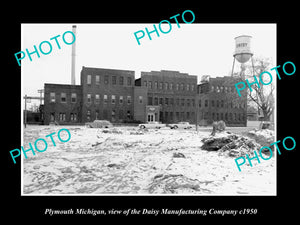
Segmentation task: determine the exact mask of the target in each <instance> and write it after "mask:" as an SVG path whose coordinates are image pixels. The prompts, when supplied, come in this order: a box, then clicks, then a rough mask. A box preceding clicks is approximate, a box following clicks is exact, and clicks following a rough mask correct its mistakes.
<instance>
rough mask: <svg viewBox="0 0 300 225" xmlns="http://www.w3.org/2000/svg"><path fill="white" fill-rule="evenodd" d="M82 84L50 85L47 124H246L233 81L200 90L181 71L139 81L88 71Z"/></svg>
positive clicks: (122, 73) (129, 75) (124, 74)
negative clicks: (133, 122) (159, 122)
mask: <svg viewBox="0 0 300 225" xmlns="http://www.w3.org/2000/svg"><path fill="white" fill-rule="evenodd" d="M80 80H81V85H62V84H45V95H44V98H45V99H44V104H45V107H44V109H45V110H44V111H45V113H44V118H45V124H49V122H51V121H57V122H58V123H60V124H64V123H85V122H89V121H93V120H95V119H100V120H102V119H104V120H109V121H111V122H115V123H120V122H126V121H128V122H129V121H140V122H147V121H161V122H163V123H176V122H179V121H188V122H190V123H196V122H197V121H198V123H200V124H210V123H212V122H213V121H216V120H224V121H225V122H226V124H227V125H229V126H230V125H232V126H245V125H246V115H247V111H246V105H247V104H246V100H245V97H244V96H243V97H241V98H238V96H237V93H236V91H235V89H234V84H235V83H236V82H235V79H233V78H232V77H223V78H210V80H209V81H208V82H206V83H202V84H200V85H198V86H197V76H195V75H189V74H187V73H180V72H178V71H167V70H162V71H151V72H141V78H139V79H136V80H135V73H134V71H129V70H116V69H102V68H90V67H83V68H82V71H81V79H80ZM236 99H239V100H238V101H237V100H236ZM197 116H198V117H197Z"/></svg>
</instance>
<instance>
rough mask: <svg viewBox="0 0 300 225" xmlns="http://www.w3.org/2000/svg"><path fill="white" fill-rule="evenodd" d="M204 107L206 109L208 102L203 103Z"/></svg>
mask: <svg viewBox="0 0 300 225" xmlns="http://www.w3.org/2000/svg"><path fill="white" fill-rule="evenodd" d="M204 107H208V100H207V99H206V100H205V102H204Z"/></svg>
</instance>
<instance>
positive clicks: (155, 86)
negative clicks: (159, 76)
mask: <svg viewBox="0 0 300 225" xmlns="http://www.w3.org/2000/svg"><path fill="white" fill-rule="evenodd" d="M154 88H155V89H157V88H158V82H157V81H155V82H154Z"/></svg>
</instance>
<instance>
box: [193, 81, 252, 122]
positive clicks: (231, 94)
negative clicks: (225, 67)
mask: <svg viewBox="0 0 300 225" xmlns="http://www.w3.org/2000/svg"><path fill="white" fill-rule="evenodd" d="M239 79H240V78H236V77H216V78H209V79H208V80H207V81H205V82H202V83H201V84H199V85H198V104H199V111H198V121H199V122H198V123H199V124H200V125H209V124H211V123H212V122H213V121H218V120H223V121H225V123H226V125H227V126H247V93H246V92H244V93H243V94H242V96H241V97H239V96H238V94H237V91H236V89H235V87H234V84H235V83H237V82H240V80H239Z"/></svg>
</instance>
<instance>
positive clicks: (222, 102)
mask: <svg viewBox="0 0 300 225" xmlns="http://www.w3.org/2000/svg"><path fill="white" fill-rule="evenodd" d="M220 107H222V108H223V107H224V100H221V106H220Z"/></svg>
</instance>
